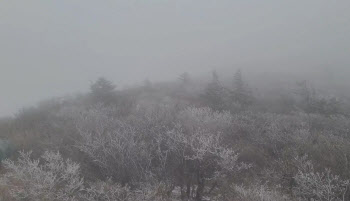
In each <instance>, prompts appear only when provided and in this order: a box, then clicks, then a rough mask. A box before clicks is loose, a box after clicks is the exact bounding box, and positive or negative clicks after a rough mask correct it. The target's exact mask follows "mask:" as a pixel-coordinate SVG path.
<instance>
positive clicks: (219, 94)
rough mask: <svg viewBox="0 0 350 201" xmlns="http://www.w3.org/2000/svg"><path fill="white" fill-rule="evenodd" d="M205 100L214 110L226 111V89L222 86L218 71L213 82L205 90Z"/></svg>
mask: <svg viewBox="0 0 350 201" xmlns="http://www.w3.org/2000/svg"><path fill="white" fill-rule="evenodd" d="M203 98H204V101H205V102H206V104H207V105H208V106H209V107H211V108H213V109H214V110H224V109H225V108H226V101H225V99H226V93H225V88H224V87H223V86H222V85H221V83H220V81H219V76H218V74H217V73H216V71H213V73H212V81H211V82H210V83H209V84H208V86H207V87H206V88H205V92H204V94H203Z"/></svg>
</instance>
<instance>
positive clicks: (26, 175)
mask: <svg viewBox="0 0 350 201" xmlns="http://www.w3.org/2000/svg"><path fill="white" fill-rule="evenodd" d="M30 154H31V153H30V152H28V153H25V152H20V157H19V158H18V159H17V161H16V162H14V161H11V160H5V161H3V165H4V167H5V169H6V173H5V174H4V175H2V177H1V185H3V186H7V187H8V189H9V194H10V196H11V197H12V198H13V199H14V200H33V201H34V200H42V201H46V200H47V201H49V200H52V201H75V200H77V193H78V192H80V191H81V190H82V189H83V178H82V177H81V176H80V170H79V165H78V164H77V163H74V162H72V161H70V160H64V159H63V158H62V157H61V155H60V154H59V153H54V152H45V153H44V154H43V155H42V157H41V160H40V159H38V160H33V159H31V157H30Z"/></svg>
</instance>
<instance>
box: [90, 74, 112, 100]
mask: <svg viewBox="0 0 350 201" xmlns="http://www.w3.org/2000/svg"><path fill="white" fill-rule="evenodd" d="M115 87H116V86H115V85H114V84H113V83H112V82H111V81H109V80H107V79H105V78H103V77H100V78H99V79H98V80H97V81H96V82H94V83H92V84H91V86H90V90H91V96H92V98H93V100H94V101H95V102H101V103H106V104H110V103H113V102H115V101H116V93H115Z"/></svg>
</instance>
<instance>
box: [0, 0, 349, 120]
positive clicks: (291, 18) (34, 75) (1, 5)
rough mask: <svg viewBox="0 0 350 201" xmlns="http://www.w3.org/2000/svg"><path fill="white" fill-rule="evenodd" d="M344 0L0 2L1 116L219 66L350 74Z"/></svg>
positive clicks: (62, 0)
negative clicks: (96, 88) (107, 87)
mask: <svg viewBox="0 0 350 201" xmlns="http://www.w3.org/2000/svg"><path fill="white" fill-rule="evenodd" d="M349 11H350V1H349V0H172V1H170V0H147V1H146V0H138V1H136V0H102V1H98V0H1V1H0V92H1V96H0V116H3V115H9V114H13V113H14V112H16V111H17V110H18V109H19V108H21V107H23V106H27V105H31V104H34V103H36V102H37V101H39V100H42V99H45V98H49V97H52V96H60V95H64V94H69V93H74V92H78V91H86V90H87V89H88V86H89V84H90V82H91V81H92V80H95V79H96V78H97V77H99V76H105V77H106V78H108V79H110V80H112V81H114V82H115V83H116V84H117V85H119V86H123V85H125V84H130V83H134V82H141V81H143V80H145V79H146V78H149V79H150V80H168V79H174V78H176V77H177V75H178V74H180V73H182V72H184V71H188V72H189V73H192V74H200V73H206V72H209V71H211V70H212V69H220V68H234V69H236V68H243V69H246V70H247V71H249V70H250V71H253V70H254V71H259V72H264V71H267V72H269V71H270V72H285V73H286V72H287V73H289V72H304V71H307V72H308V73H311V74H312V73H318V72H319V71H325V72H330V71H332V72H333V71H334V72H337V74H336V76H340V77H342V79H344V78H347V76H348V75H350V73H349V72H350V70H349V68H350V65H349V64H350V12H349Z"/></svg>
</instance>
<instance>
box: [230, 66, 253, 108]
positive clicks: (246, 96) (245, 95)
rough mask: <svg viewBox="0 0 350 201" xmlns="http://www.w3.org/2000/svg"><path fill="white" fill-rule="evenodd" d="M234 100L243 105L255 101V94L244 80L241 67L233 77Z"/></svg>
mask: <svg viewBox="0 0 350 201" xmlns="http://www.w3.org/2000/svg"><path fill="white" fill-rule="evenodd" d="M232 101H233V102H234V103H236V104H237V103H238V104H239V105H241V106H248V105H250V104H252V101H253V96H252V94H251V92H250V91H249V90H248V89H247V86H246V84H245V83H244V81H243V78H242V71H241V69H238V70H237V72H236V73H235V75H234V77H233V90H232Z"/></svg>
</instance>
